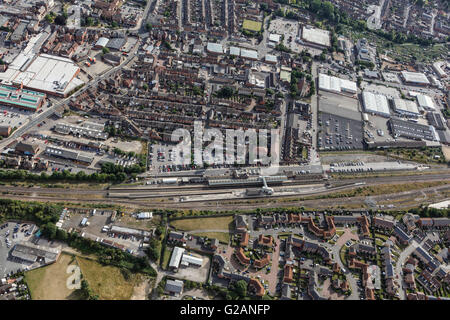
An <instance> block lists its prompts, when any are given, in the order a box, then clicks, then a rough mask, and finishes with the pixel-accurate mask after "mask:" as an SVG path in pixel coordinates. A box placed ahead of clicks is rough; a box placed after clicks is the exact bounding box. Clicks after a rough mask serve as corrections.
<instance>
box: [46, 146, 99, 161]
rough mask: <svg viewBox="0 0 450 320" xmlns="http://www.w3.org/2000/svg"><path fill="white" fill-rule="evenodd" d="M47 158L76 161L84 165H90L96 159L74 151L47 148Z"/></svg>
mask: <svg viewBox="0 0 450 320" xmlns="http://www.w3.org/2000/svg"><path fill="white" fill-rule="evenodd" d="M44 153H45V154H46V155H47V156H50V157H54V158H61V159H65V160H70V161H74V162H76V163H80V164H83V165H90V164H91V163H92V161H94V157H92V156H89V155H83V154H80V153H79V152H77V151H74V150H68V149H64V148H60V147H47V148H46V149H45V151H44Z"/></svg>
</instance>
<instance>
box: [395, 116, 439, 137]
mask: <svg viewBox="0 0 450 320" xmlns="http://www.w3.org/2000/svg"><path fill="white" fill-rule="evenodd" d="M388 125H389V127H390V129H391V131H392V135H393V136H394V137H405V138H408V139H413V140H428V141H437V140H438V137H437V134H436V131H435V130H434V128H433V127H432V126H425V125H423V124H419V123H414V122H410V121H404V120H400V119H396V118H391V119H390V120H389V122H388Z"/></svg>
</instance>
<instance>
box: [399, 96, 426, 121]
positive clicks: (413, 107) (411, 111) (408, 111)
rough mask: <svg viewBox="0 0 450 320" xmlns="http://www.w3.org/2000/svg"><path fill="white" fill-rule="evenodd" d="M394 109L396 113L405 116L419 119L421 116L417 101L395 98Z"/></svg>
mask: <svg viewBox="0 0 450 320" xmlns="http://www.w3.org/2000/svg"><path fill="white" fill-rule="evenodd" d="M393 107H394V111H395V112H397V113H400V114H402V115H405V116H409V117H417V116H419V114H420V113H419V109H418V108H417V103H416V102H415V101H411V100H405V99H400V98H395V99H394V100H393Z"/></svg>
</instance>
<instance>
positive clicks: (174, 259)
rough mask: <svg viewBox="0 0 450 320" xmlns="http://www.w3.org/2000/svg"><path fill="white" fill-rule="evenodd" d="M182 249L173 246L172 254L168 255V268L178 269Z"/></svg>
mask: <svg viewBox="0 0 450 320" xmlns="http://www.w3.org/2000/svg"><path fill="white" fill-rule="evenodd" d="M184 251H185V250H184V249H183V248H180V247H175V248H173V251H172V256H171V257H170V261H169V268H170V269H175V270H176V269H178V267H179V266H180V262H181V257H182V256H183V253H184Z"/></svg>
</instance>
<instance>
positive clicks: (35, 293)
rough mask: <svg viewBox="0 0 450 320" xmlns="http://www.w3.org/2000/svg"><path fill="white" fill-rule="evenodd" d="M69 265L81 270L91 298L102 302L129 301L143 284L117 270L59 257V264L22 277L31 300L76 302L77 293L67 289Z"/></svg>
mask: <svg viewBox="0 0 450 320" xmlns="http://www.w3.org/2000/svg"><path fill="white" fill-rule="evenodd" d="M69 265H78V266H79V267H80V270H81V273H82V275H83V279H85V280H87V282H88V283H89V286H90V288H91V289H92V291H93V292H94V294H97V295H99V298H100V299H101V300H128V299H130V298H131V296H132V295H133V291H134V288H135V286H136V285H138V284H140V283H141V282H142V280H143V279H142V277H141V275H139V274H131V276H130V277H129V279H125V277H124V275H123V274H122V272H121V271H120V269H119V268H116V267H113V266H103V265H101V264H100V263H98V262H96V261H94V260H91V259H86V258H82V257H78V256H77V257H73V256H71V255H69V254H65V253H62V254H61V255H60V257H59V258H58V260H57V261H56V262H55V263H53V264H51V265H49V266H46V267H42V268H39V269H34V270H31V271H28V272H26V273H25V281H26V283H27V284H28V287H29V289H30V292H31V298H32V299H33V300H78V299H80V298H81V296H80V292H79V291H78V290H76V289H68V288H67V279H68V278H69V276H70V274H69V273H67V267H68V266H69Z"/></svg>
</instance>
